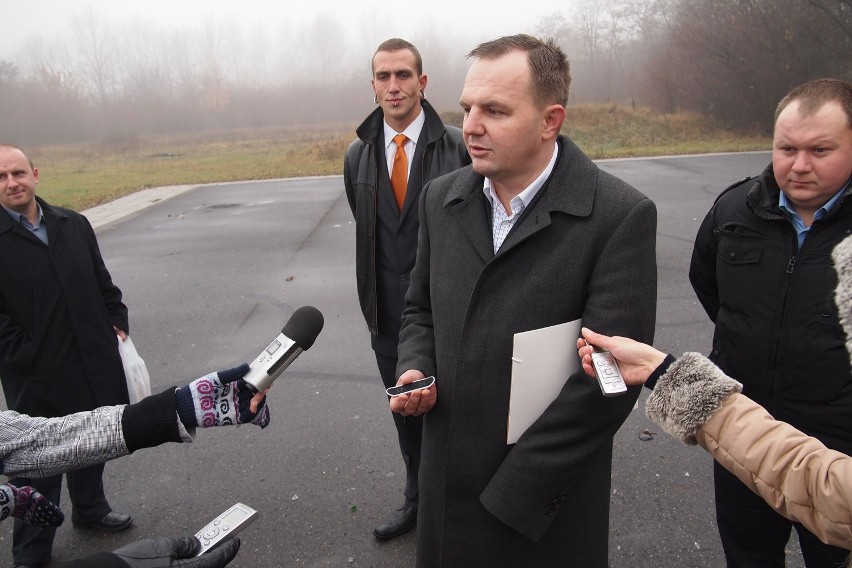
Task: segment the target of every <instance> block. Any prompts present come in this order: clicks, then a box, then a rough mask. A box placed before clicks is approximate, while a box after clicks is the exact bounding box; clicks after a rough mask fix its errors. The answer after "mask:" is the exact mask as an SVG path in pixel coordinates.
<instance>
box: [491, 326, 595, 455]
mask: <svg viewBox="0 0 852 568" xmlns="http://www.w3.org/2000/svg"><path fill="white" fill-rule="evenodd" d="M580 328H581V322H580V320H574V321H569V322H567V323H561V324H559V325H554V326H550V327H544V328H541V329H534V330H532V331H525V332H523V333H516V334H515V337H514V342H513V347H512V386H511V395H510V399H509V424H508V435H507V436H506V443H507V444H514V443H515V442H517V441H518V438H520V437H521V434H523V433H524V432H525V431H526V429H527V428H529V426H530V424H532V423H533V422H535V421H536V420H537V419H538V417H539V416H541V415H542V413H543V412H544V411H545V410H546V409H547V407H548V406H550V403H551V402H553V401H554V400H555V399H556V397H557V396H559V392H560V391H561V390H562V387H563V386H564V385H565V382H566V381H567V380H568V377H570V376H571V375H572V374H574V373H576V372H577V371H578V370H579V369H580V361H579V358H578V357H577V338H578V337H580Z"/></svg>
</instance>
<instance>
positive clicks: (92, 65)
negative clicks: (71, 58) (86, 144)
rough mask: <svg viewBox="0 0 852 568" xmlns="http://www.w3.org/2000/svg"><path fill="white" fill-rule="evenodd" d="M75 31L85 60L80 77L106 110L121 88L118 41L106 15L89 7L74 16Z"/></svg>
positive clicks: (74, 35)
mask: <svg viewBox="0 0 852 568" xmlns="http://www.w3.org/2000/svg"><path fill="white" fill-rule="evenodd" d="M71 29H72V31H73V37H74V43H75V47H76V52H77V54H78V56H79V57H80V61H81V73H80V74H81V76H82V77H84V78H85V79H86V81H87V82H88V83H89V86H90V88H91V89H92V90H93V91H94V93H95V94H96V96H97V98H98V101H99V102H100V104H101V106H104V107H105V106H106V105H107V103H108V102H109V98H110V96H111V95H112V94H113V93H114V92H115V89H116V86H117V82H116V77H115V69H114V59H113V58H114V41H113V38H112V36H111V34H110V32H109V27H108V26H107V22H106V20H105V18H104V16H103V14H101V13H99V12H96V11H95V10H94V9H93V8H92V7H91V6H87V7H86V8H84V9H83V10H82V11H80V12H78V13H76V14H74V16H72V21H71Z"/></svg>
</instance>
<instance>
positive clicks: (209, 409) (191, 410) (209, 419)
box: [175, 363, 269, 428]
mask: <svg viewBox="0 0 852 568" xmlns="http://www.w3.org/2000/svg"><path fill="white" fill-rule="evenodd" d="M248 372H249V365H248V363H243V364H242V365H240V366H239V367H235V368H233V369H228V370H226V371H219V372H218V373H210V374H209V375H205V376H203V377H201V378H200V379H195V380H194V381H192V382H191V383H190V384H188V385H187V386H185V387H181V388H179V389H177V390H176V391H175V404H176V406H177V412H178V416H179V417H180V421H181V422H183V425H184V426H186V427H187V428H195V427H198V428H209V427H211V426H236V425H239V424H256V425H258V426H260V427H261V428H266V426H267V425H268V424H269V407H268V406H266V400H265V399H264V400H263V401H261V403H260V405H259V406H258V409H257V413H253V412H252V411H251V408H250V403H251V399H252V397H254V394H255V393H254V391H252V390H251V389H250V388H249V385H248V383H246V382H245V381H244V380H243V379H242V377H244V376H245V374H246V373H248Z"/></svg>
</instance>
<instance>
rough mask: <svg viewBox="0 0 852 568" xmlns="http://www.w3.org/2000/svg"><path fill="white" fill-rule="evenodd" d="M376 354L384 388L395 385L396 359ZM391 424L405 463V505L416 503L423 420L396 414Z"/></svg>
mask: <svg viewBox="0 0 852 568" xmlns="http://www.w3.org/2000/svg"><path fill="white" fill-rule="evenodd" d="M375 353H376V363H378V365H379V374H380V375H381V376H382V382H383V383H384V385H385V388H388V387H392V386H394V385H395V384H396V380H397V378H398V377H397V376H396V357H389V356H387V355H382V354H380V353H379V352H375ZM391 414H392V415H393V422H394V424H395V425H396V433H397V437H398V438H399V449H400V451H401V452H402V459H403V461H404V462H405V503H406V504H408V503H411V502H412V501H414V502H416V501H417V498H418V497H419V495H420V493H419V491H418V489H417V472H418V470H419V469H420V443H421V440H422V438H423V418H422V417H421V416H402V415H400V414H397V413H396V412H392V413H391Z"/></svg>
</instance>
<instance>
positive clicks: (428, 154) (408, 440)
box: [343, 38, 470, 540]
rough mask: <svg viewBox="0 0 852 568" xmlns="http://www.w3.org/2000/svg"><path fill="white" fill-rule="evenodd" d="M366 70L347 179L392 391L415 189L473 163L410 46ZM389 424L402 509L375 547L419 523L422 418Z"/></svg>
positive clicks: (391, 47) (361, 281)
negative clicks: (370, 95) (366, 98)
mask: <svg viewBox="0 0 852 568" xmlns="http://www.w3.org/2000/svg"><path fill="white" fill-rule="evenodd" d="M372 69H373V79H372V84H373V91H374V92H375V102H376V104H378V105H379V108H377V109H376V110H375V111H373V112H372V113H371V114H370V116H368V117H367V118H366V120H364V122H363V123H362V124H361V125H360V126H359V127H358V129H357V131H356V133H357V135H358V138H357V139H356V140H355V141H354V142H352V144H351V145H350V146H349V149H348V150H347V151H346V158H345V161H344V169H343V176H344V183H345V185H346V197H347V198H348V199H349V206H350V207H351V208H352V214H353V215H354V216H355V224H356V245H355V246H356V251H355V254H356V279H357V285H358V299H359V301H360V303H361V310H362V311H363V313H364V318H365V319H366V321H367V327H368V329H369V330H370V334H371V336H372V347H373V351H374V352H375V354H376V362H377V363H378V367H379V374H380V375H381V377H382V381H383V383H384V385H385V387H390V386H393V385H394V384H396V378H397V377H396V361H397V354H396V346H397V342H398V339H399V328H400V316H401V314H402V310H403V308H404V307H405V293H406V291H407V290H408V275H409V273H410V272H411V269H412V268H413V267H414V259H415V256H416V254H417V230H418V225H419V222H418V211H417V209H418V205H417V202H418V198H419V196H420V190H421V189H422V187H423V185H425V184H426V183H427V182H429V181H431V180H433V179H435V178H436V177H439V176H441V175H443V174H446V173H449V172H451V171H453V170H455V169H458V168H460V167H462V166H465V165H467V164H469V163H470V158H469V157H468V154H467V150H466V149H465V146H464V142H463V141H462V135H461V131H460V130H459V129H458V128H455V127H453V126H446V125H444V124H443V122H442V121H441V118H440V117H439V116H438V114H437V112H435V110H434V109H433V108H432V106H431V105H430V104H429V103H428V102H427V101H426V99H425V98H424V94H423V91H424V90H425V89H426V75H424V74H423V61H422V59H421V57H420V53H419V52H418V51H417V48H416V47H414V46H413V45H412V44H411V43H409V42H407V41H405V40H403V39H398V38H393V39H389V40H387V41H385V42H383V43H382V44H381V45H380V46H379V47H378V49H377V50H376V52H375V54H374V55H373V60H372ZM394 172H396V173H394ZM392 179H393V180H394V181H395V182H396V183H392ZM396 180H399V181H398V182H397V181H396ZM393 418H394V422H395V424H396V429H397V434H398V436H399V446H400V450H401V451H402V457H403V460H404V461H405V467H406V484H405V502H404V503H403V506H402V508H401V509H398V510H396V511H394V512H393V514H392V515H391V516H390V517H389V518H388V519H387V520H386V521H385V522H383V523H382V524H381V525H379V526H378V527H377V528H376V530H375V531H374V532H373V534H374V535H375V536H376V538H378V539H381V540H387V539H391V538H395V537H397V536H399V535H402V534H404V533H406V532H408V531H410V530H411V529H413V528H414V527H415V525H416V524H417V503H418V495H419V493H418V487H417V485H418V484H417V471H418V468H419V465H420V438H421V430H422V428H421V420H420V419H419V418H417V417H414V418H403V417H402V416H400V415H398V414H394V415H393Z"/></svg>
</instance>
